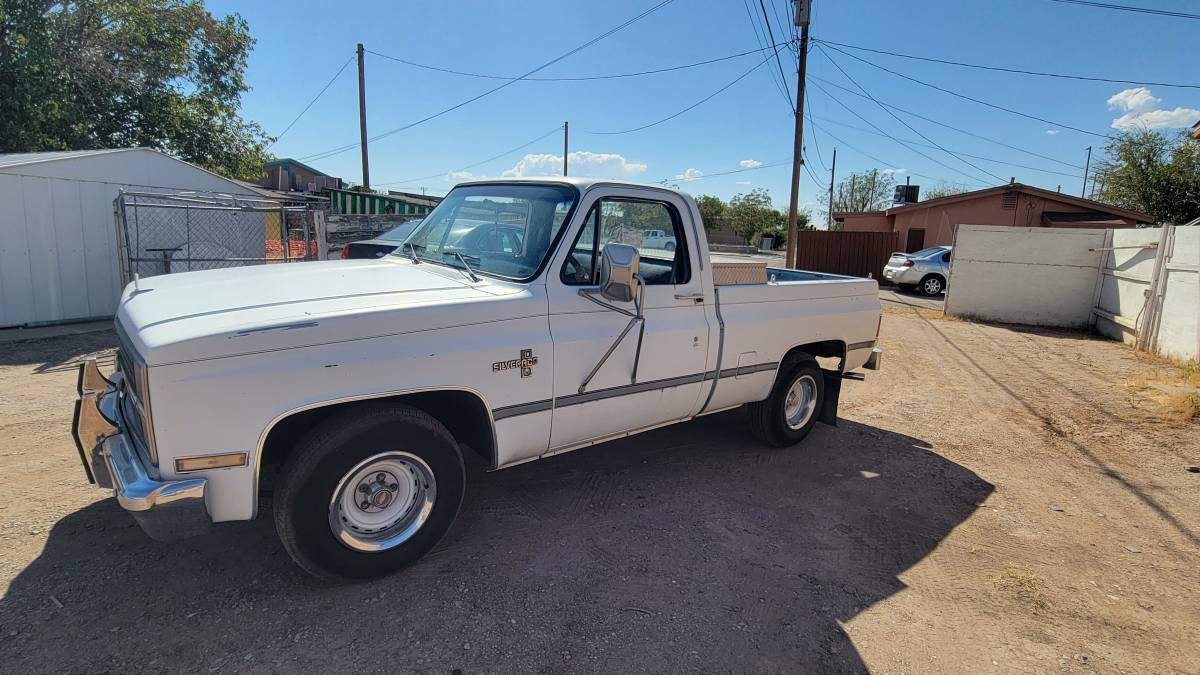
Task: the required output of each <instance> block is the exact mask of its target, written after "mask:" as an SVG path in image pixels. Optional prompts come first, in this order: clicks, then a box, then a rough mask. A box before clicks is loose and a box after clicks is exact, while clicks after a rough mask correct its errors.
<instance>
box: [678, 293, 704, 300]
mask: <svg viewBox="0 0 1200 675" xmlns="http://www.w3.org/2000/svg"><path fill="white" fill-rule="evenodd" d="M675 299H676V300H695V301H696V302H704V292H703V291H701V292H699V293H676V294H675Z"/></svg>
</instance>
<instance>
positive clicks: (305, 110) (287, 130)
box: [265, 56, 354, 150]
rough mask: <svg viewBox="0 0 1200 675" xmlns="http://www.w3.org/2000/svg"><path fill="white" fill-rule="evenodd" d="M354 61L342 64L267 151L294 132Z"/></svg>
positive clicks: (348, 60)
mask: <svg viewBox="0 0 1200 675" xmlns="http://www.w3.org/2000/svg"><path fill="white" fill-rule="evenodd" d="M353 60H354V57H353V56H351V57H350V58H348V59H346V62H345V63H343V64H342V67H341V68H338V70H337V72H336V73H334V74H333V77H331V78H329V81H328V82H326V83H325V86H324V87H321V91H318V92H317V95H316V96H314V97H313V99H312V100H311V101H309V102H308V105H306V106H304V110H301V111H300V114H299V115H296V117H295V118H294V119H293V120H292V121H291V122H289V123H288V125H287V127H285V128H284V130H283V131H281V132H279V135H278V136H276V137H275V140H273V141H271V142H270V144H268V145H267V147H266V148H265V149H268V150H269V149H270V148H271V146H273V145H275V144H276V143H277V142H279V139H281V138H283V135H284V134H286V133H287V132H289V131H291V130H292V127H293V126H295V124H296V122H299V121H300V118H301V117H304V113H306V112H308V109H309V108H311V107H313V104H314V103H316V102H317V99H319V98H321V96H322V95H323V94H324V93H325V92H326V91H327V90H328V89H329V87H330V86H331V85H332V84H333V81H334V80H336V79H338V76H339V75H341V74H342V71H343V70H345V69H346V66H348V65H350V62H351V61H353Z"/></svg>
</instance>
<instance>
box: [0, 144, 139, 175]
mask: <svg viewBox="0 0 1200 675" xmlns="http://www.w3.org/2000/svg"><path fill="white" fill-rule="evenodd" d="M141 149H142V148H111V149H108V150H60V151H54V152H10V153H0V170H2V169H8V168H12V167H16V166H27V165H29V164H41V163H43V162H54V161H57V160H60V159H76V158H79V157H93V156H95V155H108V154H112V153H115V152H130V151H132V150H141Z"/></svg>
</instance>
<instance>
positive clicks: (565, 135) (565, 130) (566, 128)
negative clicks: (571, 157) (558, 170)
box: [563, 122, 571, 177]
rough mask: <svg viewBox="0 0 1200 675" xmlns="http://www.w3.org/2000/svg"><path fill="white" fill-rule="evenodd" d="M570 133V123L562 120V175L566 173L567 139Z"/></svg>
mask: <svg viewBox="0 0 1200 675" xmlns="http://www.w3.org/2000/svg"><path fill="white" fill-rule="evenodd" d="M570 134H571V123H570V122H563V176H564V177H565V176H566V175H567V139H568V137H569V136H570Z"/></svg>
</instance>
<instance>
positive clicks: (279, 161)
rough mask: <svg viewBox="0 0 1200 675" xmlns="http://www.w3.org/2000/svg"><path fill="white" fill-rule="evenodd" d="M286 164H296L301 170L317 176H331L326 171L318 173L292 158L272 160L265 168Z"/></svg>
mask: <svg viewBox="0 0 1200 675" xmlns="http://www.w3.org/2000/svg"><path fill="white" fill-rule="evenodd" d="M284 164H294V165H296V166H298V167H300V168H301V169H304V170H305V171H307V172H309V173H312V174H315V175H318V176H328V175H329V174H327V173H325V172H324V171H318V170H316V169H314V168H312V167H311V166H309V165H307V164H305V163H304V162H301V161H299V160H295V159H292V158H291V157H280V158H278V159H272V160H270V161H268V162H267V163H266V165H265V166H268V167H272V166H282V165H284Z"/></svg>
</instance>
